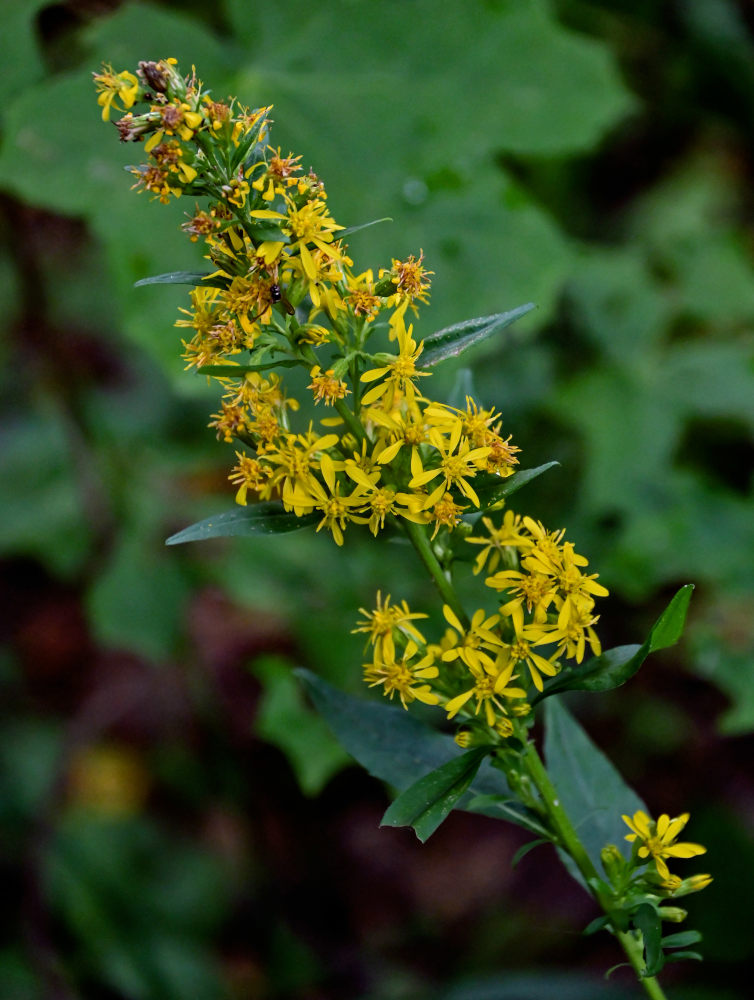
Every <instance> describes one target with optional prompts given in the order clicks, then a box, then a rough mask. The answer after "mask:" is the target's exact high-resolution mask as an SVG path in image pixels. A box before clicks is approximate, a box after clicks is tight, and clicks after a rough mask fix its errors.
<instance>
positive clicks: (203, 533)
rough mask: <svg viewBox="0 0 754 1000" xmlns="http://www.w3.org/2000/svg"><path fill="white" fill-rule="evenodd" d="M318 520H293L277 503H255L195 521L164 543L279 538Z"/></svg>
mask: <svg viewBox="0 0 754 1000" xmlns="http://www.w3.org/2000/svg"><path fill="white" fill-rule="evenodd" d="M318 517H319V515H317V514H304V515H303V516H302V517H297V516H296V514H293V513H290V512H289V511H287V510H284V509H283V506H282V504H279V503H256V504H252V505H251V506H249V507H237V508H235V509H234V510H229V511H227V513H225V514H217V515H215V516H214V517H208V518H205V520H204V521H197V523H196V524H192V525H190V526H189V527H188V528H184V529H183V531H179V532H177V534H175V535H171V536H170V538H168V539H167V540H166V542H165V544H166V545H181V544H183V542H200V541H204V539H205V538H229V537H231V536H235V535H280V534H283V533H285V532H289V531H298V530H299V529H300V528H309V527H311V526H312V525H314V524H316V523H317V520H318Z"/></svg>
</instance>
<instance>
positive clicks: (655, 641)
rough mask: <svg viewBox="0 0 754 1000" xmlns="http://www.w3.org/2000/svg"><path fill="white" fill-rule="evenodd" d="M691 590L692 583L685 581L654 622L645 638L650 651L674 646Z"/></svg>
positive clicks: (679, 633) (680, 632)
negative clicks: (647, 636) (684, 584)
mask: <svg viewBox="0 0 754 1000" xmlns="http://www.w3.org/2000/svg"><path fill="white" fill-rule="evenodd" d="M693 590H694V584H693V583H687V584H686V586H685V587H681V589H680V590H679V591H677V593H676V594H675V595H674V596H673V599H672V600H671V602H670V604H668V606H667V607H666V608H665V610H664V611H663V612H662V614H661V615H660V617H659V618H658V619H657V621H656V622H655V623H654V625H653V626H652V629H651V631H650V633H649V638H648V640H647V641H648V642H649V652H650V653H654V652H655V650H658V649H667V648H668V647H669V646H674V645H675V644H676V643H677V642H678V640H679V639H680V638H681V635H682V633H683V626H684V623H685V621H686V612H687V611H688V609H689V601H690V600H691V594H692V592H693Z"/></svg>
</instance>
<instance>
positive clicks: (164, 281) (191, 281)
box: [134, 271, 228, 288]
mask: <svg viewBox="0 0 754 1000" xmlns="http://www.w3.org/2000/svg"><path fill="white" fill-rule="evenodd" d="M210 277H212V272H210V271H167V272H166V273H165V274H153V275H152V276H151V278H141V279H140V280H139V281H135V282H134V288H141V287H142V286H143V285H208V286H209V287H210V288H225V287H226V286H227V284H228V280H227V278H220V277H217V278H215V280H214V281H208V280H207V279H208V278H210Z"/></svg>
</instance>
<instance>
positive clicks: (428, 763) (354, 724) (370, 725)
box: [296, 670, 547, 837]
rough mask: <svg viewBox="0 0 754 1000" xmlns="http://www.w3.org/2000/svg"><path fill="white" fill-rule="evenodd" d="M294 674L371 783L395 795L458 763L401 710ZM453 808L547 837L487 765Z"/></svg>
mask: <svg viewBox="0 0 754 1000" xmlns="http://www.w3.org/2000/svg"><path fill="white" fill-rule="evenodd" d="M296 673H297V674H298V676H299V677H300V678H301V681H302V683H303V684H304V686H305V687H306V689H307V691H308V693H309V696H310V697H311V699H312V701H313V702H314V706H315V708H316V709H317V710H318V711H319V712H320V714H321V715H322V716H324V718H325V721H326V722H327V724H328V725H329V726H330V728H331V729H332V731H333V733H334V734H335V736H336V737H337V738H338V740H339V742H340V743H341V744H342V746H343V747H345V749H346V750H347V751H348V752H349V753H350V754H351V756H352V757H354V758H355V759H356V760H357V761H358V762H359V764H361V765H362V767H364V768H366V770H367V771H369V773H370V774H373V775H374V776H375V778H380V779H381V780H382V781H386V782H387V783H388V784H389V785H393V787H394V788H397V789H398V790H399V791H403V790H404V789H406V788H408V787H409V786H410V785H412V784H413V783H414V782H415V781H416V776H417V774H427V773H428V772H429V771H432V770H436V769H437V768H438V767H441V766H442V765H443V764H446V763H447V762H448V761H452V760H457V759H458V754H459V750H458V744H457V743H456V741H455V740H454V739H453V737H452V736H449V735H448V734H447V733H439V732H437V730H435V729H432V728H431V727H430V726H427V725H426V724H425V723H423V722H420V721H419V720H418V719H416V718H414V716H413V715H410V714H409V713H408V712H407V711H406V710H405V709H403V708H395V707H394V706H392V705H388V704H386V703H385V702H384V701H367V700H366V699H364V698H355V697H354V696H353V695H350V694H346V693H345V692H344V691H340V690H338V688H335V687H333V686H332V684H328V683H327V681H325V680H323V679H322V678H321V677H318V676H317V675H316V674H312V673H310V672H309V671H308V670H297V671H296ZM456 808H458V809H465V810H468V811H469V812H476V813H481V814H482V815H484V816H492V817H493V818H494V819H505V820H508V821H509V822H511V823H515V824H517V825H518V826H522V827H524V829H526V830H530V831H531V832H532V833H533V834H534V835H535V836H537V837H539V836H547V831H546V830H545V829H544V827H543V826H542V825H541V823H540V822H539V821H538V819H537V816H536V815H535V814H534V813H533V812H532V811H531V810H530V809H527V807H526V806H524V805H522V804H521V803H520V802H518V801H517V800H516V799H514V798H513V793H512V792H511V790H510V788H508V784H507V782H506V780H505V776H504V775H503V774H502V772H501V771H499V770H498V769H497V768H494V767H492V765H491V764H490V762H489V761H486V760H485V761H482V764H481V767H480V768H479V771H478V772H477V774H476V777H475V778H474V780H473V782H472V785H471V788H470V789H469V792H468V794H467V795H465V796H463V798H462V799H461V800H460V802H458V803H457V804H456Z"/></svg>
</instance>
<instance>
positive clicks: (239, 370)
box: [195, 361, 301, 378]
mask: <svg viewBox="0 0 754 1000" xmlns="http://www.w3.org/2000/svg"><path fill="white" fill-rule="evenodd" d="M300 364H301V362H300V361H268V362H266V363H265V364H261V365H202V366H201V367H200V368H197V369H195V370H196V374H197V375H214V376H215V377H221V378H241V376H242V375H245V374H246V372H266V371H269V370H270V369H271V368H295V367H296V365H300Z"/></svg>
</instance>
